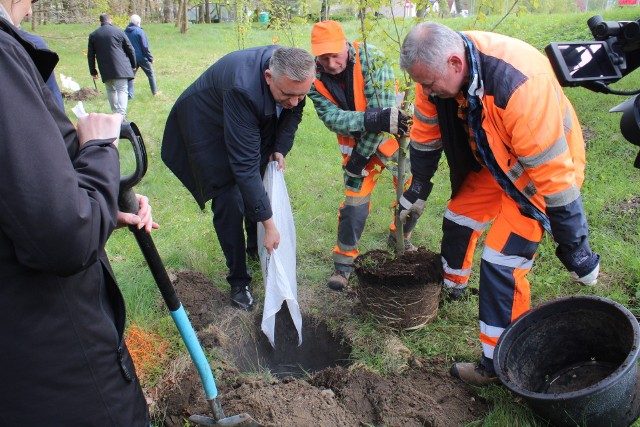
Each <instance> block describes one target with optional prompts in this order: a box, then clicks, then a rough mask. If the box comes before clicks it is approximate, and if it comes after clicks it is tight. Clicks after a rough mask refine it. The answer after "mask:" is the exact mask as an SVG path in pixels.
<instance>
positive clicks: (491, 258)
mask: <svg viewBox="0 0 640 427" xmlns="http://www.w3.org/2000/svg"><path fill="white" fill-rule="evenodd" d="M482 259H483V260H485V261H487V262H490V263H491V264H496V265H501V266H503V267H511V268H517V269H519V270H530V269H531V266H532V265H533V259H527V258H525V257H521V256H517V255H505V254H503V253H500V252H498V251H496V250H494V249H491V248H490V247H488V246H485V247H484V251H482Z"/></svg>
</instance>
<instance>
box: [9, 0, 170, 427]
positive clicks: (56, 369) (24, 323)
mask: <svg viewBox="0 0 640 427" xmlns="http://www.w3.org/2000/svg"><path fill="white" fill-rule="evenodd" d="M30 6H31V1H30V0H23V1H20V2H13V1H12V0H0V76H2V80H3V89H2V96H0V129H1V132H2V138H1V140H2V155H0V284H1V285H0V341H1V342H2V351H0V366H1V367H2V369H0V402H2V403H1V405H0V406H1V408H2V409H1V410H0V425H1V426H26V427H35V426H41V425H43V424H46V425H48V426H56V427H57V426H60V427H62V426H80V425H82V426H107V425H108V426H135V427H143V426H144V427H148V426H149V413H148V409H147V404H146V401H145V398H144V395H143V393H142V389H141V387H140V383H139V382H138V379H137V377H136V373H135V369H134V366H133V362H132V360H131V356H130V355H129V352H128V350H127V347H126V345H125V341H124V329H125V320H126V319H125V305H124V300H123V298H122V294H121V293H120V290H119V289H118V285H117V283H116V281H115V278H114V276H113V272H112V270H111V267H110V265H109V261H108V259H107V256H106V253H105V243H106V241H107V239H108V238H109V236H110V235H111V232H112V231H113V230H114V228H115V227H116V224H117V223H126V224H132V225H135V224H137V226H138V227H139V228H141V227H145V229H146V230H147V231H150V230H151V228H152V227H153V228H155V227H157V224H155V223H154V222H153V220H152V218H151V210H150V207H149V205H148V200H147V199H146V198H145V197H142V196H139V197H138V201H139V202H140V205H141V209H140V211H139V212H138V215H131V214H121V213H118V203H117V200H118V187H119V181H120V165H119V160H118V150H117V144H118V134H119V132H120V124H121V120H122V119H121V117H120V116H119V115H117V114H109V115H107V114H89V115H88V116H85V117H82V118H79V119H78V124H77V125H78V128H77V130H76V129H75V128H74V125H73V123H71V121H69V119H68V118H67V117H66V116H65V113H64V111H63V110H62V109H61V108H60V107H59V106H58V105H57V104H56V100H55V98H54V96H53V95H52V93H51V91H49V90H48V88H47V86H46V85H45V82H44V78H47V77H48V76H50V74H51V71H52V70H53V68H54V66H55V65H56V63H57V61H58V56H57V55H56V54H55V53H53V52H51V51H49V50H41V49H37V48H36V47H35V46H34V45H33V44H32V43H29V42H28V41H27V40H24V39H23V38H22V37H21V36H20V35H19V33H18V32H17V29H16V28H15V25H16V24H17V23H19V22H20V20H21V19H22V18H23V17H24V14H25V13H26V11H27V10H28V9H29V8H30Z"/></svg>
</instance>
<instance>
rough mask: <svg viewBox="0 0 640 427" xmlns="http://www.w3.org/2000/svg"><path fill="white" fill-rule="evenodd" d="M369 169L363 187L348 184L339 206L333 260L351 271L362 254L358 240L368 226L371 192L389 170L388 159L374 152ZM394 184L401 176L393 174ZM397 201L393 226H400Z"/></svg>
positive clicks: (343, 269)
mask: <svg viewBox="0 0 640 427" xmlns="http://www.w3.org/2000/svg"><path fill="white" fill-rule="evenodd" d="M365 170H366V171H367V172H369V175H367V176H366V177H364V178H363V180H362V187H360V191H353V190H349V189H346V188H345V199H344V201H343V202H342V204H341V205H340V208H339V209H338V241H337V243H336V245H335V247H334V248H333V261H334V263H335V268H336V269H337V270H342V271H347V272H350V271H351V270H352V269H353V261H354V260H355V259H356V257H357V256H358V254H359V253H360V252H359V251H358V242H359V241H360V237H362V232H363V231H364V226H365V224H366V221H367V217H368V216H369V211H370V210H371V193H372V192H373V189H374V188H375V186H376V184H377V182H378V177H379V175H380V174H381V173H382V171H384V170H385V165H384V163H383V162H382V161H381V160H380V159H379V158H378V156H373V157H372V158H371V160H370V161H369V163H367V166H366V167H365ZM410 183H411V178H409V180H407V182H406V183H405V186H407V185H410ZM393 186H394V188H397V186H398V179H397V178H396V177H395V176H394V177H393ZM396 205H397V202H394V203H393V205H392V207H393V219H392V221H391V225H390V226H389V230H390V231H391V232H395V230H396V224H395V221H396V215H395V212H396Z"/></svg>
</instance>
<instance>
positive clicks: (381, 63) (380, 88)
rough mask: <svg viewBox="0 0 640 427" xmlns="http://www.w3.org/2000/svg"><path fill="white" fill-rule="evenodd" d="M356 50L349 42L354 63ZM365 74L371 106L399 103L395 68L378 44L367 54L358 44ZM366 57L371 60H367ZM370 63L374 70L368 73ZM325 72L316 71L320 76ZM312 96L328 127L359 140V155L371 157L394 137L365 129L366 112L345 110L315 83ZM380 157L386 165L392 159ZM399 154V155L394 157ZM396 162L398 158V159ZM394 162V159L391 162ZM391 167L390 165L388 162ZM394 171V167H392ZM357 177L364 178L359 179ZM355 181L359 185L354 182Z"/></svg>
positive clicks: (366, 89)
mask: <svg viewBox="0 0 640 427" xmlns="http://www.w3.org/2000/svg"><path fill="white" fill-rule="evenodd" d="M355 54H356V52H355V49H354V48H353V45H352V44H351V43H349V61H350V62H352V63H355V59H354V58H355ZM358 54H359V56H360V64H361V66H362V74H363V76H364V82H365V85H364V95H365V97H366V99H367V106H368V107H378V108H385V107H395V106H396V82H395V76H394V74H393V69H392V68H391V67H390V66H388V65H387V61H386V59H385V57H384V55H383V54H382V52H380V51H379V50H378V49H377V48H376V47H375V46H372V45H367V52H366V55H365V49H364V45H363V44H362V43H361V44H360V45H359V46H358ZM367 56H368V57H369V61H367ZM369 64H371V73H369ZM321 75H322V72H318V73H317V74H316V78H318V79H319V78H320V77H321ZM309 97H310V98H311V100H312V101H313V105H314V106H315V109H316V112H317V113H318V117H320V120H322V121H323V122H324V124H325V126H326V127H327V128H329V129H330V130H331V131H332V132H335V133H337V134H338V135H344V136H349V137H352V138H355V139H356V142H357V144H356V147H355V148H354V150H356V151H357V152H358V153H359V154H361V155H362V156H364V157H366V158H367V159H370V158H371V157H373V156H374V155H375V154H376V150H377V149H378V146H379V145H380V144H381V143H383V142H384V141H386V140H387V139H389V138H391V137H392V135H390V134H386V133H374V132H366V131H365V129H364V112H361V111H348V110H343V109H341V108H340V107H339V106H337V105H336V104H334V103H333V102H331V101H330V100H329V99H327V98H325V97H324V96H323V95H322V94H320V93H319V92H318V91H317V90H316V88H315V85H313V86H311V91H310V92H309ZM377 155H378V157H379V158H380V160H382V161H383V162H384V163H385V165H387V163H388V161H389V160H392V159H391V158H386V157H385V156H384V155H383V154H382V153H380V152H378V153H377ZM393 157H396V156H393ZM395 162H396V163H397V158H396V159H395ZM391 163H392V164H393V162H391ZM387 166H388V167H389V166H391V165H387ZM390 169H391V171H392V172H393V170H395V169H396V168H395V167H390ZM356 180H359V181H362V180H361V179H359V178H357V179H356ZM350 181H351V180H350ZM353 184H357V183H356V182H354V183H353ZM349 187H357V189H359V188H360V185H349Z"/></svg>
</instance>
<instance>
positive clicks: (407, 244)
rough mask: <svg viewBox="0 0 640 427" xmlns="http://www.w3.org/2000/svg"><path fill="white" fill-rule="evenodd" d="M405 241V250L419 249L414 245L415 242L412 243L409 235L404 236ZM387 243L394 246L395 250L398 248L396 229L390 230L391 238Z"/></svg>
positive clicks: (391, 246)
mask: <svg viewBox="0 0 640 427" xmlns="http://www.w3.org/2000/svg"><path fill="white" fill-rule="evenodd" d="M403 241H404V251H405V252H415V251H417V250H418V248H416V247H415V246H413V243H411V241H410V240H409V238H408V237H405V238H403ZM387 245H389V247H390V248H393V249H394V250H395V249H396V233H395V231H390V232H389V239H388V240H387Z"/></svg>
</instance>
